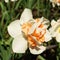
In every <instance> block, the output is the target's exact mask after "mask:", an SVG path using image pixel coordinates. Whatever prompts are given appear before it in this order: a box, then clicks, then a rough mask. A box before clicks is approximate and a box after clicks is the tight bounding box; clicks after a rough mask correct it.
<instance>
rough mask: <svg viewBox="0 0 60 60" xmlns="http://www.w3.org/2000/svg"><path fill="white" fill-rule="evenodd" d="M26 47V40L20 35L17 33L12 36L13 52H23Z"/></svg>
mask: <svg viewBox="0 0 60 60" xmlns="http://www.w3.org/2000/svg"><path fill="white" fill-rule="evenodd" d="M27 47H28V45H27V40H25V39H24V38H23V36H22V35H19V36H17V37H15V38H14V40H13V42H12V49H13V52H15V53H25V51H26V49H27Z"/></svg>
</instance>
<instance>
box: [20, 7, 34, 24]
mask: <svg viewBox="0 0 60 60" xmlns="http://www.w3.org/2000/svg"><path fill="white" fill-rule="evenodd" d="M31 19H33V16H32V11H31V10H30V9H28V8H25V9H24V11H23V13H22V15H21V18H20V23H21V24H23V23H25V22H27V21H29V20H31Z"/></svg>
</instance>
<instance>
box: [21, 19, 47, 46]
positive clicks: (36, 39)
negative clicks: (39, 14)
mask: <svg viewBox="0 0 60 60" xmlns="http://www.w3.org/2000/svg"><path fill="white" fill-rule="evenodd" d="M39 21H40V20H39V19H36V20H35V23H38V22H39ZM32 25H33V23H32V22H26V23H24V24H23V25H22V31H23V33H24V34H25V36H26V37H27V39H28V42H29V44H30V45H31V46H32V47H35V46H37V45H38V44H40V43H42V42H44V39H45V37H44V35H45V33H46V29H45V28H44V25H43V24H42V23H41V24H40V25H39V26H38V27H37V28H35V30H34V31H33V33H32V34H28V33H29V30H30V29H31V27H32Z"/></svg>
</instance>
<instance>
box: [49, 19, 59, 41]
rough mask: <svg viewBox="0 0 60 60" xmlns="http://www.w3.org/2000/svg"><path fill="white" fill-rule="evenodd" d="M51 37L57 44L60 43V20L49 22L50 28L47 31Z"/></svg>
mask: <svg viewBox="0 0 60 60" xmlns="http://www.w3.org/2000/svg"><path fill="white" fill-rule="evenodd" d="M49 30H50V33H51V35H52V37H55V38H56V40H57V42H60V19H59V20H57V21H55V20H52V21H51V28H50V29H49Z"/></svg>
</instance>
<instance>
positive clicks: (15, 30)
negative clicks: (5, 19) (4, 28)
mask: <svg viewBox="0 0 60 60" xmlns="http://www.w3.org/2000/svg"><path fill="white" fill-rule="evenodd" d="M8 33H9V34H10V35H11V36H12V37H16V36H18V35H19V34H21V26H20V23H19V20H15V21H13V22H12V23H10V24H9V26H8Z"/></svg>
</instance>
